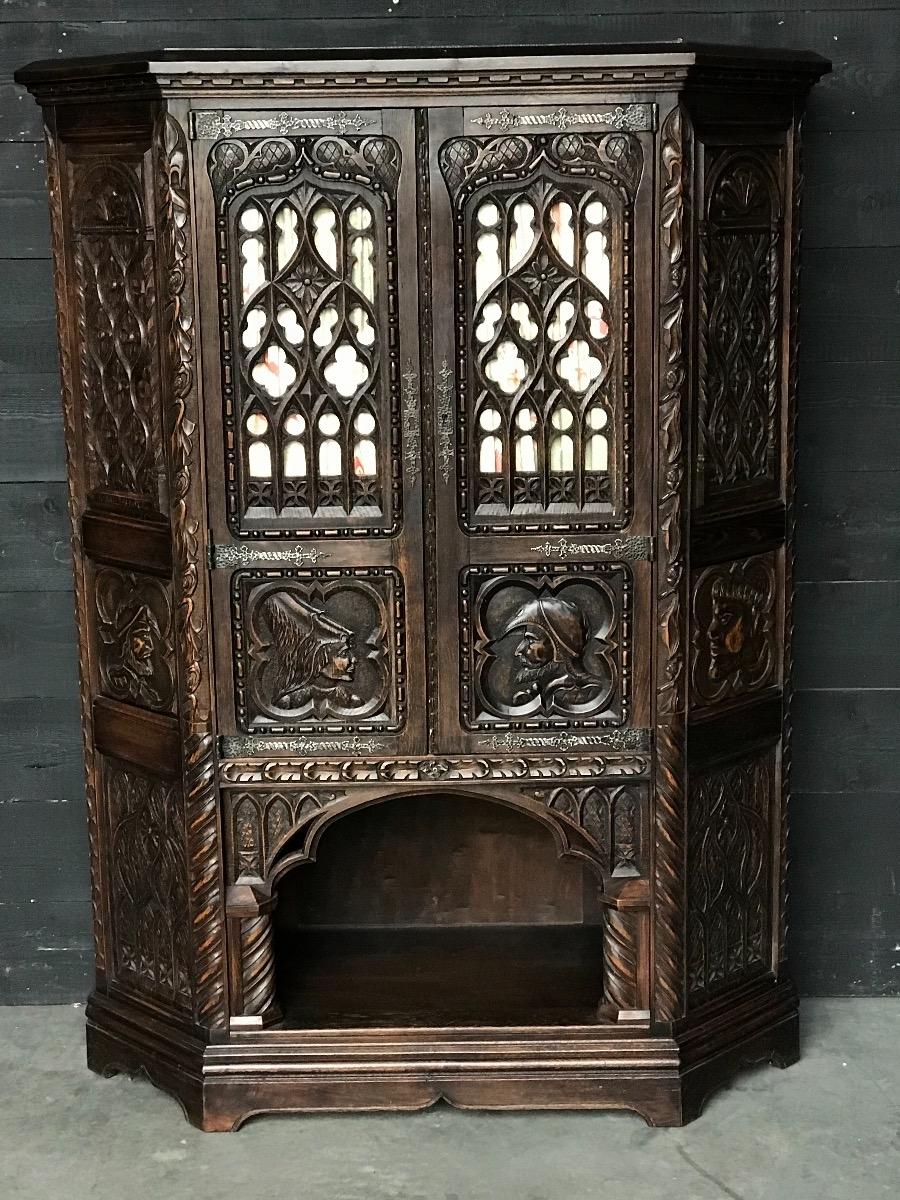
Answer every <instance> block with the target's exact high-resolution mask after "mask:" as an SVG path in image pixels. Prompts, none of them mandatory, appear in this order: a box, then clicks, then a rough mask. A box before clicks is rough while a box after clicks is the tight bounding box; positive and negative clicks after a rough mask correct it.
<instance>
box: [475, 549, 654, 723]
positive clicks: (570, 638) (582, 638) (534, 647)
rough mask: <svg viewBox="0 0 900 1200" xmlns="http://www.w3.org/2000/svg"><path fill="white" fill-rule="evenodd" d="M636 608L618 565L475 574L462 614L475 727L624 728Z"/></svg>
mask: <svg viewBox="0 0 900 1200" xmlns="http://www.w3.org/2000/svg"><path fill="white" fill-rule="evenodd" d="M630 605H631V579H630V575H629V574H628V573H627V569H626V568H623V567H620V566H614V565H613V564H597V565H594V566H591V567H588V566H585V565H579V566H576V565H574V564H573V565H572V566H571V567H570V568H569V569H568V570H566V571H553V570H551V569H549V568H535V567H531V568H529V567H504V568H490V567H473V568H469V569H468V570H467V571H466V572H465V575H464V579H463V602H462V612H461V626H462V629H463V638H462V644H461V654H462V662H461V688H462V706H463V714H464V718H465V720H466V723H467V724H468V726H469V727H470V728H475V729H478V728H484V727H486V726H488V727H489V726H490V725H496V724H498V723H500V724H503V725H504V726H507V727H508V726H510V725H511V726H512V727H513V728H516V727H519V726H521V723H522V722H528V724H529V725H532V726H538V727H541V726H545V727H546V726H547V725H548V724H549V725H551V726H552V725H553V724H556V725H559V724H562V723H564V722H565V721H567V720H578V721H579V722H580V723H582V724H584V725H587V726H591V725H594V726H596V725H598V724H607V725H620V724H623V723H624V722H625V720H626V719H627V714H628V711H629V681H628V646H629V639H630V629H629V619H630Z"/></svg>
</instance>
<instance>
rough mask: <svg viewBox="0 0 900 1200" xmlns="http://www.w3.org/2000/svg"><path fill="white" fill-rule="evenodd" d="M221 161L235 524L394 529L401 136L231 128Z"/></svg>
mask: <svg viewBox="0 0 900 1200" xmlns="http://www.w3.org/2000/svg"><path fill="white" fill-rule="evenodd" d="M208 168H209V174H210V178H211V181H212V185H213V190H214V193H215V197H216V203H217V209H218V214H219V215H218V224H219V256H220V266H221V271H222V274H223V279H224V288H223V295H222V339H223V392H224V398H225V417H226V425H227V428H228V431H229V435H230V436H229V439H228V448H227V451H226V453H227V456H228V459H229V463H228V472H227V478H228V481H227V487H228V513H229V523H230V525H231V527H232V530H233V531H234V532H236V533H241V532H244V533H246V532H253V531H260V530H265V529H272V530H278V531H284V532H294V533H296V534H298V535H299V534H304V533H310V532H315V533H324V532H334V533H351V532H355V533H391V532H395V531H396V529H397V528H398V525H399V513H400V493H399V489H400V471H399V470H398V469H396V463H397V459H398V454H399V439H400V430H399V415H398V413H399V386H400V383H399V348H398V331H397V264H396V250H397V247H396V238H397V232H396V187H397V181H398V177H399V170H400V151H399V148H398V146H397V144H396V143H395V142H394V141H392V140H391V139H389V138H383V137H375V136H372V137H355V138H354V137H350V138H345V137H338V136H327V137H318V138H316V137H270V138H262V139H250V140H245V139H230V140H226V141H221V142H218V143H216V144H215V145H214V146H213V148H212V150H211V151H210V155H209V161H208Z"/></svg>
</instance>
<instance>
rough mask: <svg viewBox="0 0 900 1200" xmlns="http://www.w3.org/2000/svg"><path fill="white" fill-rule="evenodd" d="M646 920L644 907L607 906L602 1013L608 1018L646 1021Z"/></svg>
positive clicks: (647, 1004) (604, 931) (647, 1003)
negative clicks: (644, 957) (643, 963)
mask: <svg viewBox="0 0 900 1200" xmlns="http://www.w3.org/2000/svg"><path fill="white" fill-rule="evenodd" d="M646 920H647V911H646V909H645V908H633V907H632V908H624V907H623V908H616V907H615V906H613V905H608V906H607V908H606V914H605V921H604V928H603V1002H602V1004H601V1005H600V1015H601V1016H602V1017H605V1018H606V1019H607V1020H611V1021H629V1020H631V1021H637V1020H646V1019H647V1017H648V1015H649V1013H648V1008H649V999H648V996H647V992H648V987H647V978H646V972H645V971H643V970H642V969H641V962H642V956H643V947H644V940H645V938H646Z"/></svg>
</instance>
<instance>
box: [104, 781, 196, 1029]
mask: <svg viewBox="0 0 900 1200" xmlns="http://www.w3.org/2000/svg"><path fill="white" fill-rule="evenodd" d="M104 789H105V795H106V809H107V816H108V830H109V835H108V836H109V863H110V878H109V884H108V887H109V904H110V916H111V920H112V926H113V939H112V945H113V947H114V953H115V978H116V980H117V981H118V982H119V983H121V984H124V985H126V986H128V987H130V988H133V989H134V990H135V991H138V992H142V993H145V994H147V995H150V996H155V997H158V998H160V999H163V1000H166V1001H168V1002H170V1003H173V1004H177V1005H179V1006H180V1007H183V1008H186V1009H190V1007H191V999H192V991H191V968H192V963H193V950H192V946H191V923H190V912H189V907H188V873H187V847H186V839H185V827H184V813H183V810H182V803H181V793H180V788H179V786H178V785H177V784H176V783H173V782H170V781H166V780H163V779H159V778H157V777H155V776H151V775H147V774H145V773H144V772H142V771H139V770H137V769H136V768H132V767H127V768H126V767H125V766H123V765H121V764H118V763H114V762H112V761H109V760H107V762H106V764H105V768H104Z"/></svg>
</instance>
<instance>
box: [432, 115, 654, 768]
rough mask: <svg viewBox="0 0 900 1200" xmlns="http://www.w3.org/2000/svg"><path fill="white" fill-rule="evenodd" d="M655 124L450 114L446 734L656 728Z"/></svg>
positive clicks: (443, 478)
mask: <svg viewBox="0 0 900 1200" xmlns="http://www.w3.org/2000/svg"><path fill="white" fill-rule="evenodd" d="M653 120H654V108H653V106H652V105H646V104H629V105H616V104H608V105H605V106H604V105H594V106H591V108H590V110H587V109H585V108H584V107H576V106H573V107H571V108H560V107H559V106H558V102H556V103H554V104H552V105H547V106H545V107H544V108H540V107H535V108H529V109H523V110H518V111H514V112H512V111H510V110H508V109H502V110H496V109H495V110H491V109H489V108H488V109H486V108H485V106H483V105H481V106H479V107H474V108H454V109H445V110H436V111H434V112H433V114H432V117H431V123H430V128H429V151H428V153H429V178H430V181H431V213H432V227H433V275H432V277H433V298H432V308H433V324H434V372H435V378H434V392H435V408H434V441H435V491H436V503H435V514H436V516H435V522H436V538H435V546H436V565H437V571H436V576H435V588H436V602H435V605H434V613H433V620H434V624H435V627H436V632H437V636H436V638H435V646H436V650H435V653H436V654H438V655H439V669H437V670H436V671H435V672H434V678H433V692H434V695H435V703H436V706H437V733H436V739H435V741H436V745H435V747H434V748H435V749H438V750H441V751H445V750H448V751H449V750H467V751H472V752H476V751H480V752H484V751H515V752H519V751H529V750H535V751H541V750H546V749H554V748H565V749H569V748H575V747H579V746H595V745H613V746H616V745H623V746H628V745H634V744H637V743H636V739H638V736H639V735H637V734H635V733H633V729H632V727H634V726H646V725H647V723H648V697H647V671H648V662H647V659H648V654H647V653H646V652H645V653H637V652H636V651H638V650H639V649H641V650H642V649H644V648H646V647H648V646H649V638H648V614H649V590H650V576H649V562H648V561H647V559H648V558H649V551H650V540H649V535H650V532H651V530H650V525H649V511H650V499H651V495H650V480H651V477H652V470H651V454H652V451H651V446H652V442H651V434H650V411H651V405H650V398H651V384H652V378H651V362H652V355H651V347H652V340H651V334H650V314H651V291H652V268H651V261H652V238H651V234H650V231H651V229H652V221H651V217H652V212H651V207H652V201H651V197H652V194H653V191H652V163H653V154H652V146H653V133H652V125H653Z"/></svg>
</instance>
